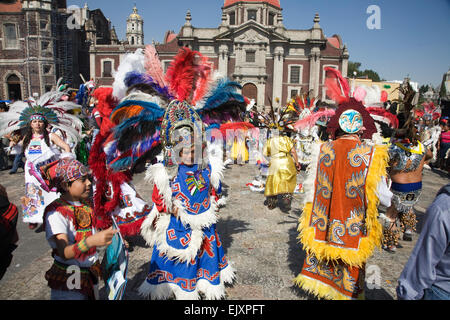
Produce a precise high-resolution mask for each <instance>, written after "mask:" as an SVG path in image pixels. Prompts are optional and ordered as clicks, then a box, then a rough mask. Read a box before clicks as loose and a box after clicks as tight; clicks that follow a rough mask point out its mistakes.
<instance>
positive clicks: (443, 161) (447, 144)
mask: <svg viewBox="0 0 450 320" xmlns="http://www.w3.org/2000/svg"><path fill="white" fill-rule="evenodd" d="M441 124H442V132H441V139H440V145H439V150H440V153H439V159H440V167H441V169H442V170H447V168H448V164H447V162H448V159H447V158H446V156H447V152H448V150H449V149H450V123H449V120H448V118H447V119H445V118H444V119H442V120H441Z"/></svg>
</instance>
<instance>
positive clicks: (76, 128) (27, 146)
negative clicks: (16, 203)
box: [0, 91, 82, 229]
mask: <svg viewBox="0 0 450 320" xmlns="http://www.w3.org/2000/svg"><path fill="white" fill-rule="evenodd" d="M64 95H65V93H64V92H57V91H51V92H47V93H45V94H44V95H42V96H41V97H40V98H39V99H38V100H34V99H33V98H29V99H28V100H26V101H16V102H14V103H13V104H11V106H10V108H9V111H8V112H6V113H3V114H2V117H1V118H0V136H3V135H6V134H9V133H11V132H14V131H16V130H21V129H24V130H25V134H24V138H23V140H22V141H21V142H20V144H21V145H22V150H23V151H24V156H25V158H26V163H25V168H24V171H25V196H24V197H23V198H22V199H21V200H22V201H21V202H22V210H23V221H24V222H25V223H29V224H30V229H35V228H36V227H37V225H38V224H41V223H42V222H43V213H44V209H45V207H46V206H47V205H48V204H50V203H51V202H52V201H53V200H56V199H57V198H58V196H59V195H58V194H57V193H56V189H55V190H52V189H50V188H49V187H48V186H47V184H46V183H45V181H44V179H45V177H43V176H42V175H41V172H40V167H41V166H43V165H45V164H48V163H50V162H53V161H56V160H58V159H60V158H67V157H69V158H75V156H74V155H73V154H72V153H70V147H69V145H68V144H67V143H65V142H64V141H63V140H62V139H61V138H60V137H59V136H58V135H56V134H53V133H49V132H50V126H51V127H52V128H54V129H60V130H61V131H63V132H64V133H65V134H66V135H67V136H68V137H70V139H71V140H73V141H79V139H80V132H81V128H82V121H81V120H80V119H78V117H76V116H74V115H72V114H69V113H68V111H69V110H74V109H78V108H80V106H79V105H77V104H76V103H73V102H71V101H65V100H64V99H63V98H64ZM57 148H59V149H61V150H58V149H57ZM61 151H62V152H63V153H61Z"/></svg>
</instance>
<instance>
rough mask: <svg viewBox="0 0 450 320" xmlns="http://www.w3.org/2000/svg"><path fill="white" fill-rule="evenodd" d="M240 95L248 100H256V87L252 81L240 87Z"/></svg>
mask: <svg viewBox="0 0 450 320" xmlns="http://www.w3.org/2000/svg"><path fill="white" fill-rule="evenodd" d="M242 95H243V96H244V97H247V98H248V99H249V100H252V99H255V101H258V88H257V87H256V85H254V84H253V83H247V84H245V85H244V86H243V87H242Z"/></svg>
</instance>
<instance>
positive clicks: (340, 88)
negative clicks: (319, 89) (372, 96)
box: [325, 67, 377, 139]
mask: <svg viewBox="0 0 450 320" xmlns="http://www.w3.org/2000/svg"><path fill="white" fill-rule="evenodd" d="M325 72H326V79H325V86H326V88H327V96H328V97H330V98H331V99H333V100H334V101H335V102H336V103H337V104H338V108H337V109H336V113H335V115H334V116H333V117H332V118H331V119H330V122H329V123H328V128H327V132H328V133H329V134H330V136H331V138H332V139H335V138H336V132H337V130H338V129H339V128H340V125H339V118H340V117H341V115H342V114H343V113H344V112H345V111H347V110H355V111H358V112H359V113H360V114H361V116H362V118H363V123H364V128H365V130H364V132H363V134H362V138H363V139H371V138H372V135H373V134H374V133H376V132H377V128H376V126H375V121H374V120H373V118H372V117H371V116H370V113H369V112H368V111H367V109H366V108H365V106H364V105H363V104H362V102H360V101H357V100H356V99H354V98H350V96H349V93H350V86H349V85H348V82H347V80H346V79H345V78H344V77H343V76H342V74H341V73H340V71H339V70H336V69H334V68H330V67H325Z"/></svg>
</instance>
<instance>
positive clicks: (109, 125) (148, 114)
mask: <svg viewBox="0 0 450 320" xmlns="http://www.w3.org/2000/svg"><path fill="white" fill-rule="evenodd" d="M126 61H127V59H125V62H126ZM94 95H95V97H96V98H97V99H98V103H97V109H98V110H99V112H100V113H101V114H102V122H101V127H100V132H99V133H98V134H97V136H96V138H95V141H94V144H93V147H92V149H91V153H90V159H89V164H90V167H91V169H92V172H93V174H94V177H95V191H94V210H95V213H96V215H97V216H99V217H102V220H103V222H104V225H103V226H102V227H103V228H105V227H108V226H109V225H110V224H111V220H110V216H111V215H113V216H114V217H115V220H116V222H117V224H118V226H119V228H120V232H121V234H122V235H123V236H132V235H136V234H137V233H139V231H140V227H141V224H142V222H143V221H144V219H145V217H146V216H147V215H148V214H149V212H150V206H149V205H148V204H147V202H146V201H144V200H143V199H142V198H141V197H140V196H139V195H138V194H137V192H136V190H135V189H134V187H133V185H132V183H131V180H132V175H133V173H135V172H138V168H137V167H138V166H139V164H140V163H142V162H143V161H145V160H146V159H147V158H146V157H147V156H148V154H146V152H147V151H148V150H150V149H151V148H153V147H154V146H155V139H154V138H153V136H154V135H155V134H156V129H155V126H154V122H155V121H157V119H156V118H155V117H154V113H155V110H160V112H159V116H162V114H163V111H162V109H161V108H160V107H159V106H157V105H155V104H154V103H151V102H146V101H143V100H142V99H144V97H143V96H144V94H141V97H140V100H139V101H138V100H131V99H130V98H131V97H134V96H135V95H128V96H126V97H124V99H123V100H122V102H121V103H118V102H117V98H116V97H115V96H114V91H113V89H112V88H99V89H97V90H96V91H95V92H94ZM147 96H148V95H147ZM147 99H151V97H150V96H148V97H147ZM125 109H127V111H126V112H124V110H125ZM154 152H155V153H157V152H158V151H155V150H154ZM150 158H152V156H151V155H150ZM138 161H140V162H138Z"/></svg>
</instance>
